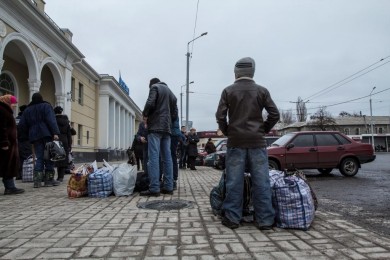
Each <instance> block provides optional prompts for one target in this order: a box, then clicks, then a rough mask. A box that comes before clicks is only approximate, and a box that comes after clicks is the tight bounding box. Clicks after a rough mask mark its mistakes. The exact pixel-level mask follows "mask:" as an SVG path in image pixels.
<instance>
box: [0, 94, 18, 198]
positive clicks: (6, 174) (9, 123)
mask: <svg viewBox="0 0 390 260" xmlns="http://www.w3.org/2000/svg"><path fill="white" fill-rule="evenodd" d="M17 103H18V101H17V99H16V97H15V96H12V95H8V94H7V95H4V96H1V97H0V118H1V120H0V177H2V181H3V184H4V195H12V194H19V193H23V192H24V190H23V189H18V188H16V187H15V180H14V177H16V176H17V175H18V172H19V152H18V143H17V130H16V122H15V118H14V116H13V113H14V111H13V110H14V109H15V107H16V104H17Z"/></svg>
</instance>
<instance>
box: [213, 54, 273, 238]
mask: <svg viewBox="0 0 390 260" xmlns="http://www.w3.org/2000/svg"><path fill="white" fill-rule="evenodd" d="M234 73H235V81H234V83H233V84H232V85H230V86H228V87H226V88H225V89H224V90H223V91H222V94H221V98H220V101H219V105H218V109H217V112H216V119H217V123H218V126H219V129H220V130H221V131H222V132H223V134H224V135H225V136H227V152H226V197H225V200H224V201H223V204H222V210H223V212H224V214H223V217H222V224H223V225H225V226H227V227H229V228H231V229H235V228H238V227H239V223H240V221H241V218H242V201H243V190H244V172H245V165H246V162H247V163H248V168H249V172H250V174H251V181H252V199H253V207H254V211H255V220H256V221H255V222H256V223H255V225H256V226H257V227H258V228H259V229H260V230H268V229H271V228H272V226H273V224H274V217H275V211H274V209H273V207H272V194H271V187H270V180H269V172H268V155H267V149H266V147H267V142H266V140H265V137H264V136H265V134H266V133H268V132H269V131H270V130H271V129H272V127H273V126H274V125H275V124H276V123H277V122H278V120H279V111H278V109H277V107H276V105H275V103H274V101H273V100H272V98H271V95H270V93H269V92H268V90H267V89H266V88H264V87H262V86H260V85H258V84H256V83H255V81H254V80H253V75H254V73H255V61H254V60H253V59H252V58H249V57H247V58H242V59H240V60H238V61H237V63H236V64H235V66H234ZM263 109H265V110H266V111H267V113H268V116H267V119H266V120H265V121H264V120H263V116H262V113H263ZM228 119H229V120H228Z"/></svg>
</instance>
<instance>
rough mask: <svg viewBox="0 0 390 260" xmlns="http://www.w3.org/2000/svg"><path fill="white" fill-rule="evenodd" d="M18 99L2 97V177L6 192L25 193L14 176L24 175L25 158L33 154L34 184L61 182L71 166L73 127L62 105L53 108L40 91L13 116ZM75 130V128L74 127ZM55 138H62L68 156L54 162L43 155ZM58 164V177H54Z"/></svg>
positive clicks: (34, 185)
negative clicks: (16, 184)
mask: <svg viewBox="0 0 390 260" xmlns="http://www.w3.org/2000/svg"><path fill="white" fill-rule="evenodd" d="M17 103H18V101H17V98H16V97H15V96H12V95H9V94H7V95H3V96H1V97H0V115H1V117H0V118H1V120H0V122H1V123H0V124H1V127H0V138H1V139H0V148H1V149H0V153H1V156H0V176H1V177H2V178H3V184H4V188H5V191H4V194H5V195H12V194H19V193H23V192H24V190H23V189H19V188H16V186H15V181H14V178H16V179H22V173H23V167H22V165H23V162H24V161H25V160H27V158H29V157H30V156H32V157H33V159H34V166H33V183H34V184H33V187H34V188H39V187H41V186H42V182H43V183H44V184H43V185H44V186H45V187H48V186H58V185H59V184H60V183H61V182H62V181H63V179H64V175H65V173H66V171H67V170H69V157H68V156H69V154H70V153H71V150H72V133H73V134H74V132H72V128H71V125H70V121H69V119H68V117H67V116H66V115H64V114H62V112H63V108H62V107H60V106H57V107H55V108H54V109H53V107H52V106H51V104H50V103H48V102H46V101H44V100H43V97H42V95H41V94H40V93H38V92H37V93H34V94H33V95H32V99H31V102H30V103H29V104H28V105H22V106H20V107H19V110H20V112H19V113H18V116H17V117H16V118H14V116H13V114H14V109H15V107H16V105H17ZM73 131H74V130H73ZM53 140H58V141H61V143H62V145H63V147H64V150H65V154H66V156H65V159H64V160H60V161H57V162H53V161H52V160H50V158H47V157H45V156H44V152H45V149H46V144H47V143H48V142H51V141H53ZM55 167H57V180H55V179H54V175H55Z"/></svg>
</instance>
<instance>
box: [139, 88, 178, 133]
mask: <svg viewBox="0 0 390 260" xmlns="http://www.w3.org/2000/svg"><path fill="white" fill-rule="evenodd" d="M142 114H143V115H144V116H145V117H147V118H148V121H147V124H148V132H149V133H151V132H157V133H169V134H171V126H172V122H173V121H174V120H176V117H177V114H178V110H177V100H176V97H175V95H174V94H173V93H172V91H171V90H170V89H169V88H168V86H167V85H166V84H165V83H163V82H159V83H156V84H154V85H152V86H151V87H150V90H149V96H148V100H147V101H146V104H145V108H144V111H143V112H142Z"/></svg>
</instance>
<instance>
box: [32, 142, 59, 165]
mask: <svg viewBox="0 0 390 260" xmlns="http://www.w3.org/2000/svg"><path fill="white" fill-rule="evenodd" d="M50 141H52V138H47V139H40V140H38V141H36V142H34V150H35V157H36V160H35V167H34V171H36V172H43V171H44V170H45V171H54V162H52V161H50V160H44V159H43V153H44V151H45V145H46V143H47V142H50Z"/></svg>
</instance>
